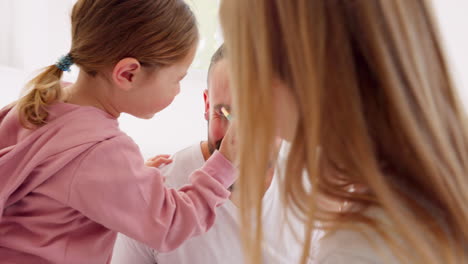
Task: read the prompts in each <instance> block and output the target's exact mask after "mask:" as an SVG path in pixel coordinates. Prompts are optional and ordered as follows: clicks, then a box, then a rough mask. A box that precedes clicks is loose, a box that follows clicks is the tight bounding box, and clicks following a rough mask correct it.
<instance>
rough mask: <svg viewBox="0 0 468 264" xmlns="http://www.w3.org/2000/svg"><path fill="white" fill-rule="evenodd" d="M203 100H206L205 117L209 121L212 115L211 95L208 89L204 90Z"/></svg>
mask: <svg viewBox="0 0 468 264" xmlns="http://www.w3.org/2000/svg"><path fill="white" fill-rule="evenodd" d="M203 100H204V101H205V119H206V121H208V119H209V117H210V97H209V96H208V90H205V91H203Z"/></svg>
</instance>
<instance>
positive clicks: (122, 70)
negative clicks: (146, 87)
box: [112, 58, 141, 91]
mask: <svg viewBox="0 0 468 264" xmlns="http://www.w3.org/2000/svg"><path fill="white" fill-rule="evenodd" d="M140 73H141V64H140V62H138V61H137V60H136V59H134V58H124V59H122V60H120V61H119V62H117V64H116V65H115V66H114V69H113V70H112V80H113V82H114V83H115V84H116V85H117V87H119V88H120V89H122V90H124V91H128V90H131V89H132V88H133V87H134V84H135V76H137V75H138V74H140Z"/></svg>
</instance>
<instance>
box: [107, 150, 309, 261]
mask: <svg viewBox="0 0 468 264" xmlns="http://www.w3.org/2000/svg"><path fill="white" fill-rule="evenodd" d="M172 159H173V162H172V163H171V164H169V165H167V166H165V167H163V168H162V174H163V175H165V176H166V183H167V185H168V186H171V187H174V188H178V187H181V186H183V185H185V184H187V183H188V176H189V175H190V173H192V172H193V171H194V170H196V169H198V168H200V167H201V166H202V165H203V163H204V162H205V160H204V158H203V154H202V152H201V147H200V145H199V144H196V145H193V146H191V147H188V148H186V149H183V150H181V151H179V152H177V153H176V154H175V155H174V156H173V157H172ZM276 178H277V177H276V175H275V176H274V177H273V180H272V183H271V186H270V188H269V189H268V190H267V191H266V193H265V195H264V197H263V209H264V211H263V226H264V236H265V246H264V263H268V264H283V263H284V264H291V263H299V260H300V257H301V253H302V244H301V243H298V242H297V241H296V239H295V238H294V236H293V235H292V232H290V231H291V230H290V229H289V228H288V227H285V226H283V220H282V215H283V213H282V212H283V211H282V210H283V209H282V206H281V200H280V194H279V186H278V181H277V180H275V179H276ZM293 226H294V227H295V228H297V230H296V232H297V233H298V234H303V233H304V232H303V231H302V229H300V228H301V226H302V225H301V224H299V222H297V224H294V225H293ZM301 231H302V232H301ZM240 232H241V229H240V228H239V212H238V209H237V207H236V206H235V205H234V204H233V203H232V202H231V201H230V200H228V201H227V202H226V203H225V204H224V205H222V206H220V207H219V208H218V209H217V217H216V222H215V224H214V225H213V227H212V228H211V229H210V230H209V231H208V232H207V233H205V234H203V235H200V236H197V237H194V238H191V239H190V240H188V241H186V242H185V243H184V244H183V245H182V246H180V247H179V248H177V249H176V250H174V251H172V252H168V253H161V252H156V251H155V250H153V249H151V248H149V247H148V246H146V245H144V244H141V243H140V242H137V241H135V240H133V239H130V238H128V237H126V236H124V235H122V234H119V235H118V237H117V241H116V244H115V247H114V253H113V257H112V263H113V264H134V263H139V264H154V263H158V264H219V263H223V264H239V263H244V259H243V253H242V242H241V238H240ZM317 238H318V236H316V237H315V238H314V239H313V244H315V243H316V242H314V241H317Z"/></svg>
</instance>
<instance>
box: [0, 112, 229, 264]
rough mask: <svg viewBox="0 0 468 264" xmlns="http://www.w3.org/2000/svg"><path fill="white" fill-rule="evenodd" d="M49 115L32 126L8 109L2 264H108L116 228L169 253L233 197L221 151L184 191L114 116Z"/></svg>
mask: <svg viewBox="0 0 468 264" xmlns="http://www.w3.org/2000/svg"><path fill="white" fill-rule="evenodd" d="M48 121H49V122H48V124H47V125H45V126H43V127H40V128H38V129H36V130H27V129H24V128H23V127H21V125H20V123H19V121H18V114H17V111H16V108H13V109H10V108H6V109H3V110H2V111H0V182H1V184H0V261H1V263H80V264H81V263H87V264H92V263H109V262H110V256H111V253H112V247H113V244H114V241H115V237H116V232H121V233H123V234H125V235H127V236H129V237H132V238H134V239H136V240H139V241H141V242H143V243H145V244H148V245H149V246H151V247H153V248H155V249H157V250H158V251H169V250H172V249H174V248H176V247H178V246H179V245H180V244H181V243H182V242H184V241H185V240H186V239H188V238H190V237H192V236H194V235H197V234H200V233H203V232H205V231H207V230H208V228H210V227H211V225H212V224H213V222H214V219H215V208H216V207H217V206H218V205H220V203H221V202H223V201H224V200H225V199H227V198H228V197H229V194H230V193H229V191H227V189H226V188H227V187H228V186H230V185H231V184H232V183H233V181H234V171H235V169H234V168H233V166H232V164H231V163H230V162H229V161H228V160H226V159H225V158H224V157H223V156H222V154H220V153H215V154H214V155H213V156H212V157H211V158H210V159H209V160H208V161H207V162H206V164H205V165H204V166H203V167H202V168H201V169H200V170H197V171H195V172H194V173H193V174H192V175H191V176H190V179H191V183H192V185H187V186H185V187H183V188H182V189H180V190H178V191H177V190H174V189H168V188H166V187H165V186H164V183H163V177H162V175H161V174H160V172H159V170H157V169H155V168H149V167H146V166H144V161H143V158H142V157H141V154H140V152H139V149H138V146H137V145H136V144H135V143H134V142H133V141H132V139H131V138H130V137H128V136H127V135H126V134H124V133H123V132H122V131H120V130H119V128H118V122H117V120H116V119H115V118H113V117H112V116H110V115H108V114H107V113H105V112H103V111H101V110H99V109H97V108H93V107H83V106H77V105H71V104H65V103H57V104H55V105H53V106H51V107H50V116H49V119H48ZM2 215H3V216H2Z"/></svg>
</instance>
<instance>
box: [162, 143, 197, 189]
mask: <svg viewBox="0 0 468 264" xmlns="http://www.w3.org/2000/svg"><path fill="white" fill-rule="evenodd" d="M171 159H172V163H170V164H168V165H166V166H164V167H162V168H161V173H162V174H163V175H164V176H165V177H166V182H167V184H168V185H169V186H171V187H175V188H177V187H181V186H183V185H185V184H187V183H189V175H190V174H191V173H192V172H193V171H195V170H197V169H199V168H201V167H202V166H203V164H204V163H205V160H204V158H203V154H202V151H201V147H200V144H199V143H198V144H194V145H191V146H189V147H186V148H184V149H182V150H179V151H177V152H176V153H175V154H174V155H172V157H171Z"/></svg>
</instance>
